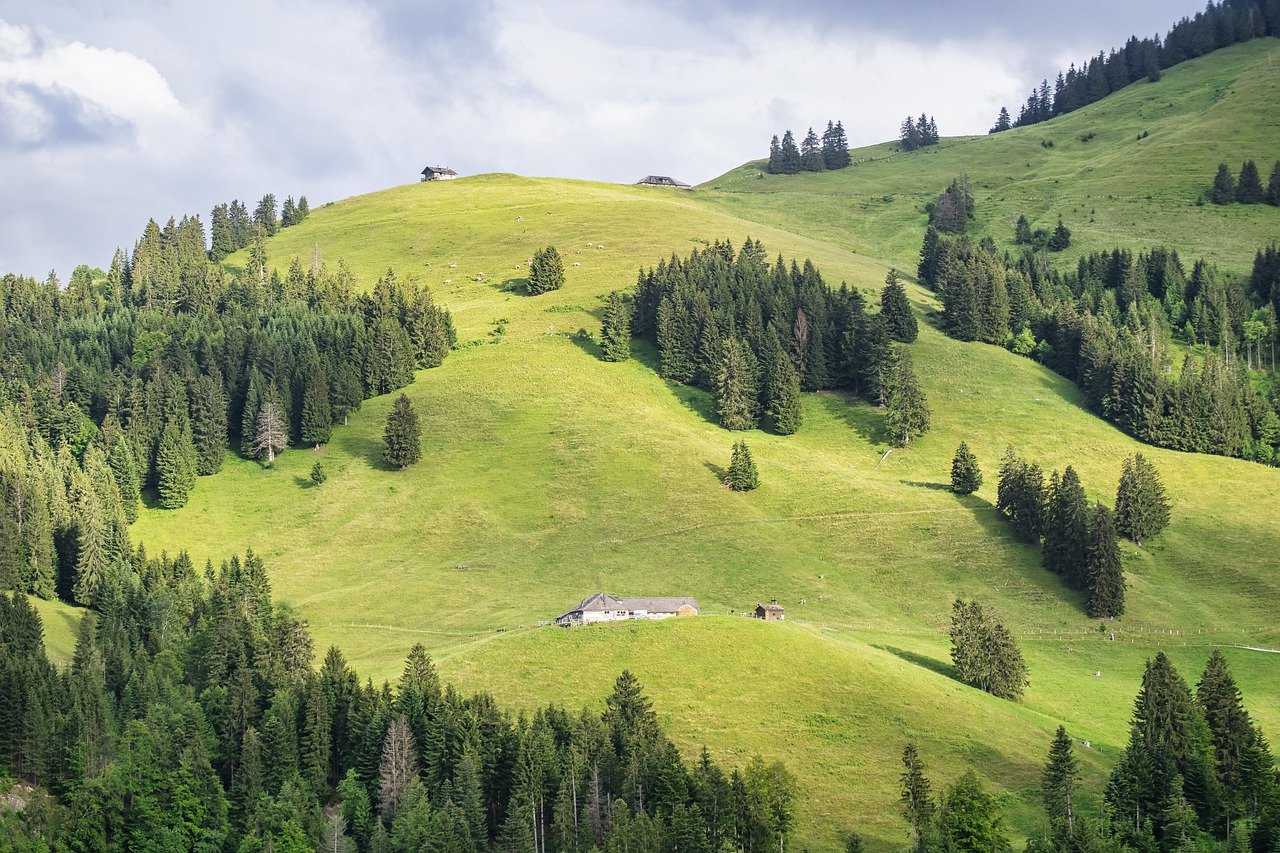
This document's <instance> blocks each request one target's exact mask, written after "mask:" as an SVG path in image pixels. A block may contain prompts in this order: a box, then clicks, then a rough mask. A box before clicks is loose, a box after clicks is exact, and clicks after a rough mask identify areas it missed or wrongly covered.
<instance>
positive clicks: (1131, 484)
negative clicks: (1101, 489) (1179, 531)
mask: <svg viewBox="0 0 1280 853" xmlns="http://www.w3.org/2000/svg"><path fill="white" fill-rule="evenodd" d="M1168 525H1169V500H1168V498H1166V497H1165V492H1164V483H1163V482H1162V481H1161V479H1160V473H1159V472H1158V471H1157V470H1156V468H1155V466H1154V465H1152V464H1151V463H1150V462H1148V461H1147V459H1146V457H1144V456H1143V455H1142V454H1141V453H1138V454H1135V455H1134V456H1133V457H1132V458H1130V459H1126V460H1125V461H1124V467H1123V469H1122V472H1121V474H1120V486H1119V488H1118V489H1117V490H1116V530H1117V531H1118V532H1119V533H1120V535H1121V536H1124V537H1125V538H1127V539H1129V540H1130V541H1132V542H1133V543H1134V544H1135V545H1138V546H1141V545H1142V543H1143V542H1144V541H1145V540H1147V539H1150V538H1151V537H1153V536H1156V535H1159V533H1160V532H1161V531H1162V530H1164V529H1165V528H1166V527H1167V526H1168Z"/></svg>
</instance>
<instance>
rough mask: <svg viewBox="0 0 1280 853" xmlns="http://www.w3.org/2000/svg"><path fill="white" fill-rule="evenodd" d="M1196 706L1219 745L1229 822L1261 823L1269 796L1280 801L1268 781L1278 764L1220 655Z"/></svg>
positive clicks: (1217, 762) (1220, 774)
mask: <svg viewBox="0 0 1280 853" xmlns="http://www.w3.org/2000/svg"><path fill="white" fill-rule="evenodd" d="M1196 701H1197V702H1199V704H1200V707H1201V708H1202V709H1203V710H1204V717H1205V722H1206V723H1207V724H1208V726H1209V734H1210V736H1211V737H1212V739H1213V755H1214V760H1215V770H1216V773H1217V777H1218V781H1219V783H1221V785H1222V789H1223V791H1224V792H1226V795H1227V799H1228V804H1229V807H1230V812H1229V813H1228V818H1229V819H1230V818H1233V817H1236V816H1238V815H1242V814H1243V815H1247V816H1249V817H1256V815H1257V813H1258V811H1259V809H1260V806H1261V805H1262V803H1263V802H1265V800H1266V798H1267V795H1268V793H1271V794H1272V796H1274V782H1273V781H1272V780H1270V779H1268V778H1267V773H1268V772H1269V769H1270V768H1271V767H1272V759H1271V755H1270V751H1269V749H1268V747H1267V744H1266V739H1265V738H1264V737H1263V735H1262V732H1261V731H1259V730H1258V728H1257V727H1256V726H1255V725H1254V722H1253V720H1252V719H1251V718H1250V716H1249V712H1248V711H1247V710H1245V707H1244V701H1243V699H1242V697H1241V695H1240V689H1239V688H1238V687H1237V686H1236V682H1235V678H1233V677H1232V675H1231V671H1230V669H1229V667H1228V666H1227V659H1226V658H1225V657H1224V656H1223V654H1222V652H1221V650H1219V649H1214V650H1213V653H1212V654H1210V656H1209V661H1208V663H1207V664H1206V665H1205V668H1204V674H1203V675H1202V676H1201V677H1200V683H1199V684H1197V685H1196ZM1259 771H1261V772H1259Z"/></svg>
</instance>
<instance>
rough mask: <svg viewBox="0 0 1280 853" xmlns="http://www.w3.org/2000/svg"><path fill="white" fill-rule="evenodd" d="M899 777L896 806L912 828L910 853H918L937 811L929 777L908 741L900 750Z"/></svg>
mask: <svg viewBox="0 0 1280 853" xmlns="http://www.w3.org/2000/svg"><path fill="white" fill-rule="evenodd" d="M902 767H903V771H902V775H900V776H899V777H898V784H899V791H900V792H901V793H900V794H899V795H898V802H899V803H901V805H902V814H903V817H905V818H906V820H907V823H908V824H910V826H911V849H912V851H916V852H917V853H920V851H922V849H923V847H924V843H923V842H924V840H925V837H926V833H927V832H928V829H929V827H930V825H931V824H932V823H933V816H934V813H935V811H936V810H937V807H936V806H935V805H934V802H933V797H932V794H931V792H930V788H931V785H930V783H929V777H928V776H926V775H925V772H924V761H923V760H921V758H920V751H919V750H918V749H917V748H916V745H915V743H914V742H913V741H907V745H906V746H905V747H903V749H902Z"/></svg>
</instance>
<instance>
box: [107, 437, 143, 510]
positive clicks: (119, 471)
mask: <svg viewBox="0 0 1280 853" xmlns="http://www.w3.org/2000/svg"><path fill="white" fill-rule="evenodd" d="M107 464H108V465H109V466H110V467H111V475H112V478H113V479H114V480H115V481H116V488H117V489H118V490H119V492H120V505H121V507H122V508H123V509H124V516H125V519H126V520H127V521H128V522H129V523H130V524H132V523H133V522H135V521H137V520H138V501H139V500H140V499H141V496H142V494H141V487H140V485H139V477H138V466H137V463H136V462H135V460H134V456H133V451H132V450H131V449H130V448H129V442H128V440H127V439H126V438H125V436H124V434H123V433H120V434H118V435H117V436H116V438H115V441H113V442H112V444H111V453H110V455H109V456H107Z"/></svg>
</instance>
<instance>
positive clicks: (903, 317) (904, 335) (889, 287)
mask: <svg viewBox="0 0 1280 853" xmlns="http://www.w3.org/2000/svg"><path fill="white" fill-rule="evenodd" d="M880 313H881V314H883V315H884V319H885V322H887V323H888V324H889V334H891V335H892V336H893V339H894V340H895V341H900V342H901V343H904V344H909V343H911V342H912V341H914V340H915V339H916V336H917V335H919V334H920V329H919V327H918V326H917V325H916V315H915V314H914V313H913V312H912V311H911V303H910V301H908V300H907V291H906V288H904V287H903V286H902V282H900V281H898V271H897V270H893V269H891V270H889V275H888V276H886V277H885V280H884V290H883V291H881V293H880Z"/></svg>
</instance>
